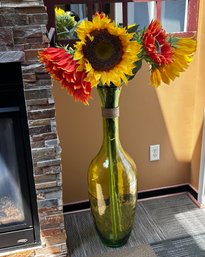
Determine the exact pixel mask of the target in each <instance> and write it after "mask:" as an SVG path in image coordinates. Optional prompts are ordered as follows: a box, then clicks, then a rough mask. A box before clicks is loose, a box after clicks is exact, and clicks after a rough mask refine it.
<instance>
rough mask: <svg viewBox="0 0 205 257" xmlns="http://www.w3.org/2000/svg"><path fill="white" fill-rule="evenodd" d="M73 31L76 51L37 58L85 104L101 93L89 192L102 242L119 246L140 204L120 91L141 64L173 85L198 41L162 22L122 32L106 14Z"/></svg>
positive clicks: (155, 78)
mask: <svg viewBox="0 0 205 257" xmlns="http://www.w3.org/2000/svg"><path fill="white" fill-rule="evenodd" d="M75 33H76V35H77V41H76V44H75V45H74V47H73V48H71V47H69V46H67V47H56V48H54V47H49V48H46V49H44V50H43V51H41V52H40V53H39V59H40V61H41V62H42V63H44V64H45V68H46V70H47V71H48V72H49V73H50V74H51V75H52V77H53V79H55V80H58V81H60V84H61V85H62V87H64V88H65V89H66V90H67V92H68V93H69V94H70V95H71V96H73V97H74V99H75V100H76V101H81V102H83V103H84V104H86V105H87V104H88V101H89V99H90V98H91V91H92V89H93V88H95V87H97V89H98V92H99V95H100V99H101V102H102V116H103V143H102V147H101V149H100V151H99V152H98V154H97V155H96V157H95V158H94V159H93V160H92V162H91V164H90V166H89V169H88V193H89V200H90V205H91V211H92V214H93V217H94V221H95V226H96V229H97V231H98V233H99V235H100V237H101V239H102V241H103V242H104V243H105V244H106V245H108V246H111V247H117V246H120V245H123V244H125V243H126V241H127V240H128V238H129V235H130V233H131V229H132V225H133V220H134V215H135V208H136V200H137V172H136V167H135V163H134V161H133V160H132V158H131V157H130V156H129V155H128V154H127V153H126V152H125V151H124V149H123V148H122V146H121V144H120V139H119V131H118V127H119V124H118V117H119V96H120V91H121V89H122V87H124V85H126V84H127V83H128V81H129V80H131V79H133V78H134V76H135V75H136V74H137V72H138V71H139V69H140V68H141V65H142V61H143V60H144V61H145V62H146V63H148V65H149V66H150V73H151V76H150V82H151V85H153V86H154V87H158V86H160V85H161V83H162V82H164V83H165V84H170V82H171V81H173V80H174V79H175V78H176V77H178V76H179V74H180V72H182V71H184V70H185V69H186V68H187V67H188V65H189V63H190V62H191V60H192V55H193V53H194V51H195V50H196V41H195V40H194V39H192V38H176V37H174V36H172V35H169V34H167V33H166V32H165V30H164V29H163V28H162V26H161V24H160V22H159V21H158V20H153V21H152V22H151V23H150V25H149V26H148V27H147V28H144V29H143V30H138V26H137V25H132V26H129V27H128V28H123V27H122V26H120V25H117V24H115V23H114V22H113V21H111V19H109V18H108V17H107V16H106V15H105V14H104V13H100V14H99V13H96V14H95V15H94V17H93V19H92V21H87V20H83V21H81V22H79V23H78V24H77V25H76V27H75Z"/></svg>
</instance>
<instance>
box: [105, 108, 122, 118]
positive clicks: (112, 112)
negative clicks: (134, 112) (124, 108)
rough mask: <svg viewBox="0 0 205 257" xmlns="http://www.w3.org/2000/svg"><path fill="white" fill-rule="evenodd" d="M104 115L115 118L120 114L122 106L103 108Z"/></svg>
mask: <svg viewBox="0 0 205 257" xmlns="http://www.w3.org/2000/svg"><path fill="white" fill-rule="evenodd" d="M102 116H103V117H104V118H106V119H114V118H117V117H119V116H120V108H119V107H116V108H102Z"/></svg>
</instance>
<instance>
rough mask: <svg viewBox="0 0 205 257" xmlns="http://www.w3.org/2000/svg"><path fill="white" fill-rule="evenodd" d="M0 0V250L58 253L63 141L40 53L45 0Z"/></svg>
mask: <svg viewBox="0 0 205 257" xmlns="http://www.w3.org/2000/svg"><path fill="white" fill-rule="evenodd" d="M0 6H1V12H0V66H1V67H0V68H1V70H0V74H1V76H0V81H1V83H0V90H1V92H0V124H1V127H0V137H1V134H3V135H2V137H3V139H2V140H3V141H4V142H3V143H2V142H1V139H0V142H1V143H0V154H1V155H2V157H1V158H2V160H3V161H1V162H2V163H3V164H2V167H3V166H4V171H3V172H1V170H0V183H1V181H4V182H2V184H3V185H4V188H5V189H2V188H1V185H0V195H1V196H0V197H1V198H2V201H3V202H4V206H5V207H3V206H2V205H1V204H0V206H1V208H2V209H0V219H1V220H0V222H1V223H0V256H7V257H8V256H9V257H14V256H21V257H34V256H35V257H38V256H39V257H42V256H44V257H46V256H47V257H49V256H58V257H64V256H67V252H68V249H67V244H66V231H65V224H64V215H63V201H62V199H63V197H62V167H61V148H60V144H59V139H58V133H57V129H56V127H57V126H56V117H55V103H54V99H53V94H52V81H51V78H50V76H49V75H48V74H47V73H46V72H45V70H44V69H43V65H41V64H40V63H39V61H38V51H39V50H42V49H43V48H45V47H47V46H48V44H49V42H48V37H47V30H46V24H47V13H46V10H45V6H44V4H43V0H20V1H19V0H6V1H1V0H0ZM8 58H9V60H8ZM21 72H22V76H21ZM22 77H23V82H22ZM22 87H23V88H22ZM23 97H25V99H24V98H23ZM25 106H26V107H25ZM17 135H18V136H17ZM2 137H1V138H2ZM6 144H7V149H6V148H5V145H6ZM11 146H12V147H11ZM2 147H3V150H2ZM6 151H7V153H6ZM2 152H3V153H2ZM8 153H10V155H9V154H8ZM8 156H10V157H8ZM3 158H4V159H3ZM22 160H24V161H22ZM14 163H16V164H14ZM13 166H14V167H13ZM0 169H1V167H0ZM2 169H3V168H2ZM9 170H12V171H9ZM3 174H4V178H2V177H3ZM1 176H2V177H1ZM8 176H10V178H8ZM33 179H34V180H33ZM6 183H7V186H6ZM34 184H35V188H34ZM14 188H15V190H14ZM8 206H9V208H7V207H8ZM36 206H37V207H36ZM6 209H7V213H5V210H6ZM8 210H11V212H12V213H15V212H16V213H18V215H16V214H15V218H14V215H13V217H12V215H10V214H9V215H8ZM8 216H10V219H9V218H8ZM16 216H18V217H16ZM17 228H18V229H17ZM8 236H9V240H8ZM40 241H41V243H40ZM8 243H9V245H8Z"/></svg>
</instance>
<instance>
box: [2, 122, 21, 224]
mask: <svg viewBox="0 0 205 257" xmlns="http://www.w3.org/2000/svg"><path fill="white" fill-rule="evenodd" d="M24 220H25V215H24V211H23V199H22V194H21V185H20V179H19V166H18V162H17V153H16V147H15V137H14V126H13V119H12V118H4V119H1V120H0V226H8V225H9V224H19V223H22V222H24Z"/></svg>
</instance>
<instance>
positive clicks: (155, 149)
mask: <svg viewBox="0 0 205 257" xmlns="http://www.w3.org/2000/svg"><path fill="white" fill-rule="evenodd" d="M159 159H160V145H150V147H149V160H150V161H158V160H159Z"/></svg>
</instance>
